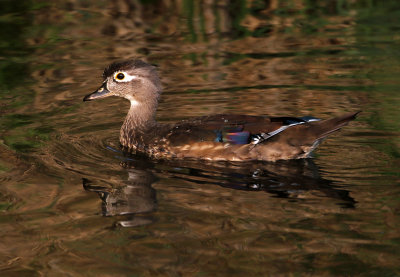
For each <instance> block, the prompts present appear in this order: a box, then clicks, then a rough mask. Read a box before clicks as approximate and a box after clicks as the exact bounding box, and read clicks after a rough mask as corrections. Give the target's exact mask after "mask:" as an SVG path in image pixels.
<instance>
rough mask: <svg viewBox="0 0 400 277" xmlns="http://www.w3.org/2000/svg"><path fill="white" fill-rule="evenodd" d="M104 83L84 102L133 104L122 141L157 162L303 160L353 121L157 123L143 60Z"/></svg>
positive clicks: (152, 77) (124, 65)
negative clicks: (114, 99)
mask: <svg viewBox="0 0 400 277" xmlns="http://www.w3.org/2000/svg"><path fill="white" fill-rule="evenodd" d="M103 77H104V82H103V84H102V86H101V87H100V88H99V89H98V90H96V91H95V92H93V93H91V94H89V95H87V96H85V98H83V101H89V100H93V99H99V98H105V97H108V96H112V95H115V96H119V97H123V98H126V99H128V100H129V101H130V102H131V107H130V109H129V112H128V115H127V116H126V118H125V121H124V123H123V125H122V127H121V131H120V141H121V144H122V146H123V147H124V148H125V149H127V150H129V151H134V152H139V153H144V154H146V155H147V156H150V157H152V158H155V159H173V158H177V159H183V158H189V159H205V160H213V161H249V160H263V161H276V160H282V159H283V160H287V159H300V158H307V157H309V156H310V153H311V152H312V151H313V150H314V149H315V148H316V147H317V146H318V145H319V144H320V143H321V141H322V140H323V139H324V138H325V137H326V136H328V135H329V134H331V133H332V132H334V131H337V130H339V129H340V128H341V127H343V126H344V125H346V124H347V123H348V122H349V121H351V120H353V119H355V117H356V115H357V114H358V112H356V113H349V114H345V115H342V116H339V117H335V118H332V119H328V120H320V119H317V118H314V117H300V118H295V117H265V116H250V115H235V114H218V115H210V116H203V117H197V118H193V119H189V120H184V121H181V122H178V123H176V124H160V123H157V122H156V120H155V114H156V109H157V105H158V100H159V98H160V94H161V82H160V78H159V76H158V74H157V72H156V70H155V68H154V67H153V66H151V65H149V64H147V63H145V62H143V61H141V60H128V61H123V62H118V63H113V64H111V65H110V66H108V67H107V68H106V69H105V70H104V73H103Z"/></svg>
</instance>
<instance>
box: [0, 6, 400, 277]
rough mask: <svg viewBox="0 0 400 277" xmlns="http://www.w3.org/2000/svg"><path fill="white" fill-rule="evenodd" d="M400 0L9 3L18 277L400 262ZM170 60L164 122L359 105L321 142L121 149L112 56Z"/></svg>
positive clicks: (7, 239) (7, 210)
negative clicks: (222, 156)
mask: <svg viewBox="0 0 400 277" xmlns="http://www.w3.org/2000/svg"><path fill="white" fill-rule="evenodd" d="M399 31H400V5H399V4H398V1H394V0H393V1H350V0H342V1H339V0H338V1H333V0H330V1H306V0H304V1H297V0H293V1H279V0H272V1H258V0H254V1H245V0H242V1H218V2H217V1H215V2H214V1H203V2H201V1H193V0H192V1H190V0H188V1H186V0H183V1H173V0H172V1H167V0H165V1H122V0H121V1H120V0H116V1H91V0H87V1H62V0H60V1H48V2H46V1H10V0H4V1H1V2H0V36H1V37H0V238H1V239H0V270H1V271H0V272H1V275H2V276H3V275H4V276H39V275H40V276H42V275H44V276H82V275H83V276H154V275H155V276H163V275H168V276H179V275H182V276H265V275H272V276H275V275H284V276H285V275H291V274H293V275H299V276H309V275H317V276H321V275H323V276H333V275H336V276H337V275H347V276H349V275H363V276H365V275H371V276H378V275H379V276H398V275H400V263H399V260H400V254H399V253H400V231H399V230H400V229H399V228H400V215H399V213H400V205H399V203H400V187H399V175H400V174H399V166H400V159H399V157H400V153H399V149H400V139H399V135H400V124H399V122H400V109H399V104H400V97H399V91H400V81H399V80H400V79H399V74H400V52H399V49H400V35H399V34H400V33H399ZM132 57H139V58H143V59H145V60H147V61H149V62H151V63H154V64H156V65H158V67H159V71H160V74H161V75H162V78H163V85H164V90H165V91H164V94H163V97H162V101H161V103H160V106H159V110H158V114H157V117H158V120H159V121H163V122H171V121H177V120H180V119H183V118H187V117H190V116H200V115H208V114H213V113H246V114H253V115H264V114H267V115H274V116H282V115H289V116H300V115H314V116H316V117H321V118H328V117H330V116H334V115H339V114H341V113H345V112H350V111H357V110H362V111H363V113H362V114H361V115H360V117H359V118H358V119H357V120H356V121H355V122H352V123H351V124H350V125H349V126H347V127H346V128H345V129H343V130H342V131H341V132H340V133H338V134H336V135H334V136H332V137H331V138H330V139H328V140H326V141H325V143H324V144H323V145H321V146H320V148H319V149H318V151H316V153H315V157H314V158H313V159H309V160H299V161H290V162H277V163H250V164H232V163H229V164H228V163H213V164H208V163H201V162H191V163H182V162H151V161H148V160H146V159H144V158H141V157H135V156H130V157H129V156H126V155H123V154H122V153H120V148H119V142H118V134H119V127H120V125H121V123H122V120H123V118H124V116H125V113H126V111H127V108H128V105H129V104H128V103H127V101H125V100H122V99H111V98H108V99H105V100H99V101H95V102H90V103H83V102H82V97H83V96H84V95H86V94H88V93H90V92H92V91H93V90H94V89H96V88H97V87H98V86H99V85H100V82H101V73H102V69H103V68H104V67H105V66H106V65H107V64H108V63H110V62H111V61H114V60H120V59H124V58H132Z"/></svg>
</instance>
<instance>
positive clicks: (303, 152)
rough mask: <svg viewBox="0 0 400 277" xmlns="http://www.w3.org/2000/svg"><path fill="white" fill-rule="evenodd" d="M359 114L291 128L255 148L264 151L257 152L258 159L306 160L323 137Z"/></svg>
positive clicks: (345, 115) (350, 114)
mask: <svg viewBox="0 0 400 277" xmlns="http://www.w3.org/2000/svg"><path fill="white" fill-rule="evenodd" d="M359 113H360V112H359V111H358V112H355V113H348V114H344V115H342V116H338V117H335V118H331V119H327V120H319V121H312V122H307V123H304V124H298V125H294V126H291V127H289V128H287V129H285V130H284V131H282V132H280V133H278V134H276V135H274V136H273V137H271V138H269V139H266V140H265V141H264V142H261V143H260V144H258V145H257V146H256V148H258V147H261V149H264V151H258V153H260V154H259V155H260V157H261V158H259V159H265V160H274V159H275V160H278V159H298V158H307V157H309V155H310V154H311V153H312V151H313V150H314V149H315V148H316V147H317V146H318V145H319V144H320V143H321V142H322V140H323V139H324V138H325V137H327V136H328V135H330V134H332V133H333V132H335V131H338V130H340V128H342V127H343V126H345V125H347V124H348V123H349V122H350V121H352V120H354V119H355V118H356V116H357V114H359ZM267 146H268V147H267ZM264 147H266V148H264ZM259 149H260V148H259ZM270 153H273V155H274V157H273V158H271V157H269V156H268V155H271V154H270ZM264 156H266V157H264Z"/></svg>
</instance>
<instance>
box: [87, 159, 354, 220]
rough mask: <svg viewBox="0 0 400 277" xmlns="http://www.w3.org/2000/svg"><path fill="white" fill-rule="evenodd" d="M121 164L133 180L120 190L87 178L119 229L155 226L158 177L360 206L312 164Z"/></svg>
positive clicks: (119, 187)
mask: <svg viewBox="0 0 400 277" xmlns="http://www.w3.org/2000/svg"><path fill="white" fill-rule="evenodd" d="M121 165H122V167H123V168H125V169H126V171H127V173H128V178H127V180H126V181H123V182H122V183H121V184H119V185H118V186H116V187H110V186H108V185H106V186H101V185H98V184H94V183H92V182H91V181H90V180H88V179H83V187H84V189H85V190H87V191H92V192H96V193H98V195H99V196H100V199H101V200H102V213H103V215H104V216H118V215H125V217H126V220H124V221H119V222H118V224H120V225H122V226H126V227H132V226H139V225H145V224H149V223H151V222H153V218H152V217H151V216H148V214H149V212H152V211H155V210H156V208H157V201H156V191H155V189H154V188H152V186H151V185H152V183H153V182H155V180H157V178H156V177H155V174H157V175H158V174H160V175H163V176H164V177H168V178H175V179H182V180H187V181H190V182H193V183H197V184H199V185H201V184H215V185H218V186H222V187H226V188H227V189H235V190H247V191H260V192H268V193H270V194H273V195H274V196H275V197H281V198H289V199H292V200H296V199H299V198H302V199H305V198H307V195H308V194H309V193H310V192H312V193H314V194H315V195H317V196H318V197H326V198H329V199H332V200H334V201H335V203H337V204H338V205H340V206H342V207H346V208H353V207H354V205H355V203H356V201H355V200H354V199H353V198H352V197H351V196H350V195H349V192H348V191H347V190H344V189H341V188H339V187H338V186H335V185H334V184H333V182H332V181H330V180H327V179H324V178H322V177H321V176H320V174H319V170H318V167H317V166H316V165H315V164H314V163H313V161H312V160H310V159H308V160H293V161H282V162H275V163H249V164H244V163H238V164H234V163H205V162H196V161H179V162H178V161H175V162H171V161H169V162H158V163H152V162H151V161H148V160H145V159H143V158H141V157H133V158H129V159H128V160H125V161H124V162H122V163H121ZM266 201H267V199H266ZM146 214H147V216H146ZM138 215H140V216H138Z"/></svg>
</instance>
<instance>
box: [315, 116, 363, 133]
mask: <svg viewBox="0 0 400 277" xmlns="http://www.w3.org/2000/svg"><path fill="white" fill-rule="evenodd" d="M360 112H361V111H358V112H355V113H348V114H344V115H342V116H338V117H335V118H331V119H327V120H323V121H316V122H313V123H312V124H311V125H312V126H311V128H310V132H311V133H312V134H313V135H312V136H311V137H310V138H311V139H313V140H319V139H323V138H325V137H326V136H328V135H330V134H332V133H333V132H336V131H338V130H340V129H341V128H342V127H343V126H346V125H347V124H348V123H349V122H350V121H352V120H354V119H355V118H356V117H357V115H358V114H359V113H360Z"/></svg>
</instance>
